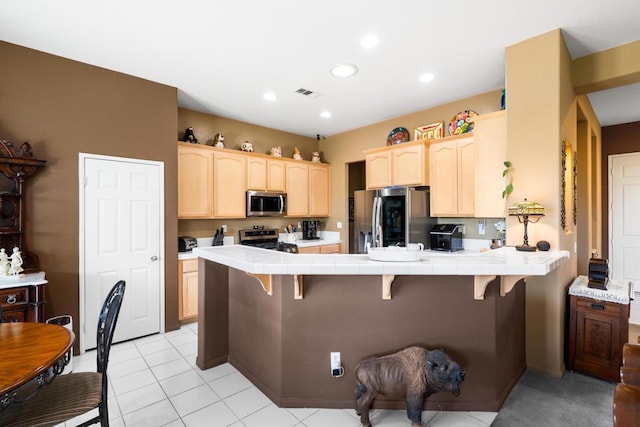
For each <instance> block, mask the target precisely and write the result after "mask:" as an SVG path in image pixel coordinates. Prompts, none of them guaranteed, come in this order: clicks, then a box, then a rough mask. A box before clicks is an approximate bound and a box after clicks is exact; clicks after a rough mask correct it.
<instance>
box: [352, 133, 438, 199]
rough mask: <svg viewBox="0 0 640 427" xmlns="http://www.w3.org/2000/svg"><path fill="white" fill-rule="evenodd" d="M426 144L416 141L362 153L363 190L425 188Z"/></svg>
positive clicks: (427, 177) (427, 183)
mask: <svg viewBox="0 0 640 427" xmlns="http://www.w3.org/2000/svg"><path fill="white" fill-rule="evenodd" d="M426 143H427V141H425V140H418V141H411V142H407V143H404V144H397V145H393V146H389V147H382V148H375V149H373V150H367V151H365V162H366V179H367V189H375V188H384V187H388V186H392V185H406V186H409V187H418V186H424V185H429V172H428V170H429V168H428V166H429V151H428V150H427V149H426V147H425V145H426Z"/></svg>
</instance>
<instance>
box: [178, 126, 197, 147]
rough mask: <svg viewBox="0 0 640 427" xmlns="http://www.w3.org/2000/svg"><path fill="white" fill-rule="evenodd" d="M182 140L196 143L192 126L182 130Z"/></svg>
mask: <svg viewBox="0 0 640 427" xmlns="http://www.w3.org/2000/svg"><path fill="white" fill-rule="evenodd" d="M182 140H183V141H184V142H190V143H191V144H197V143H198V139H197V138H196V136H195V135H194V134H193V128H191V127H189V128H186V129H185V130H184V138H182Z"/></svg>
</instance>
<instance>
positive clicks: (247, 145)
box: [240, 141, 253, 153]
mask: <svg viewBox="0 0 640 427" xmlns="http://www.w3.org/2000/svg"><path fill="white" fill-rule="evenodd" d="M240 149H241V150H242V151H246V152H247V153H253V144H252V143H250V142H249V141H245V142H243V143H242V145H241V146H240Z"/></svg>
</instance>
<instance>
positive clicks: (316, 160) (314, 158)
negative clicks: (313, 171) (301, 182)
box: [311, 151, 320, 163]
mask: <svg viewBox="0 0 640 427" xmlns="http://www.w3.org/2000/svg"><path fill="white" fill-rule="evenodd" d="M311 161H312V162H313V163H320V153H318V152H317V151H314V152H313V153H311Z"/></svg>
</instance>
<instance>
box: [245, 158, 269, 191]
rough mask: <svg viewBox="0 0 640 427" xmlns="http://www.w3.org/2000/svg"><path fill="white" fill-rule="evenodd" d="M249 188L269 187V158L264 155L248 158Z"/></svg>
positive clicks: (264, 188)
mask: <svg viewBox="0 0 640 427" xmlns="http://www.w3.org/2000/svg"><path fill="white" fill-rule="evenodd" d="M247 189H248V190H261V191H264V190H266V189H267V159H266V158H264V157H249V158H248V159H247Z"/></svg>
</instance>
